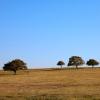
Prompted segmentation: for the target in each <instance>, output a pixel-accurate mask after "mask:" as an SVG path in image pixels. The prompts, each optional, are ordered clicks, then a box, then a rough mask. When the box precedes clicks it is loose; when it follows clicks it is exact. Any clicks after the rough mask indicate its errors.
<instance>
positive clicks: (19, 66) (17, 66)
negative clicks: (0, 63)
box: [3, 59, 27, 75]
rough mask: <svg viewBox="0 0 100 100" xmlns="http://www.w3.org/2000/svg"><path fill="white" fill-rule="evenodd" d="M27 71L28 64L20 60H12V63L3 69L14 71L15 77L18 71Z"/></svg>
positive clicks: (5, 65)
mask: <svg viewBox="0 0 100 100" xmlns="http://www.w3.org/2000/svg"><path fill="white" fill-rule="evenodd" d="M26 69H27V66H26V63H25V62H24V61H22V60H20V59H15V60H12V61H11V62H8V63H6V64H4V67H3V70H4V71H13V72H14V74H15V75H16V71H17V70H26Z"/></svg>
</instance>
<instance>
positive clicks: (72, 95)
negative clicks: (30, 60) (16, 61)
mask: <svg viewBox="0 0 100 100" xmlns="http://www.w3.org/2000/svg"><path fill="white" fill-rule="evenodd" d="M0 100H100V68H93V69H92V68H81V69H74V68H71V69H67V68H66V69H62V70H61V69H37V70H36V69H33V70H28V71H18V72H17V75H13V72H4V71H0Z"/></svg>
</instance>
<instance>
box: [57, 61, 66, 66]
mask: <svg viewBox="0 0 100 100" xmlns="http://www.w3.org/2000/svg"><path fill="white" fill-rule="evenodd" d="M57 65H58V66H61V68H62V66H63V65H65V63H64V62H63V61H58V63H57Z"/></svg>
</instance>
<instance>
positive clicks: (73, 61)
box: [57, 56, 99, 68]
mask: <svg viewBox="0 0 100 100" xmlns="http://www.w3.org/2000/svg"><path fill="white" fill-rule="evenodd" d="M83 64H85V61H84V60H83V59H82V58H81V57H79V56H72V57H71V58H69V62H68V64H67V66H76V68H78V66H80V65H83ZM57 65H58V66H61V68H62V66H63V65H65V63H64V61H58V63H57ZM86 65H88V66H92V68H93V67H94V66H96V65H99V62H98V61H97V60H95V59H89V60H88V61H87V62H86Z"/></svg>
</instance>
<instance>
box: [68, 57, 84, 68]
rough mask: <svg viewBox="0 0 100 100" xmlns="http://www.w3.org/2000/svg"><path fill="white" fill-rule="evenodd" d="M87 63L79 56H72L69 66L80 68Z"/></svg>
mask: <svg viewBox="0 0 100 100" xmlns="http://www.w3.org/2000/svg"><path fill="white" fill-rule="evenodd" d="M84 63H85V62H84V60H83V59H82V58H81V57H79V56H72V57H71V58H69V62H68V66H76V68H78V66H79V65H83V64H84Z"/></svg>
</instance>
